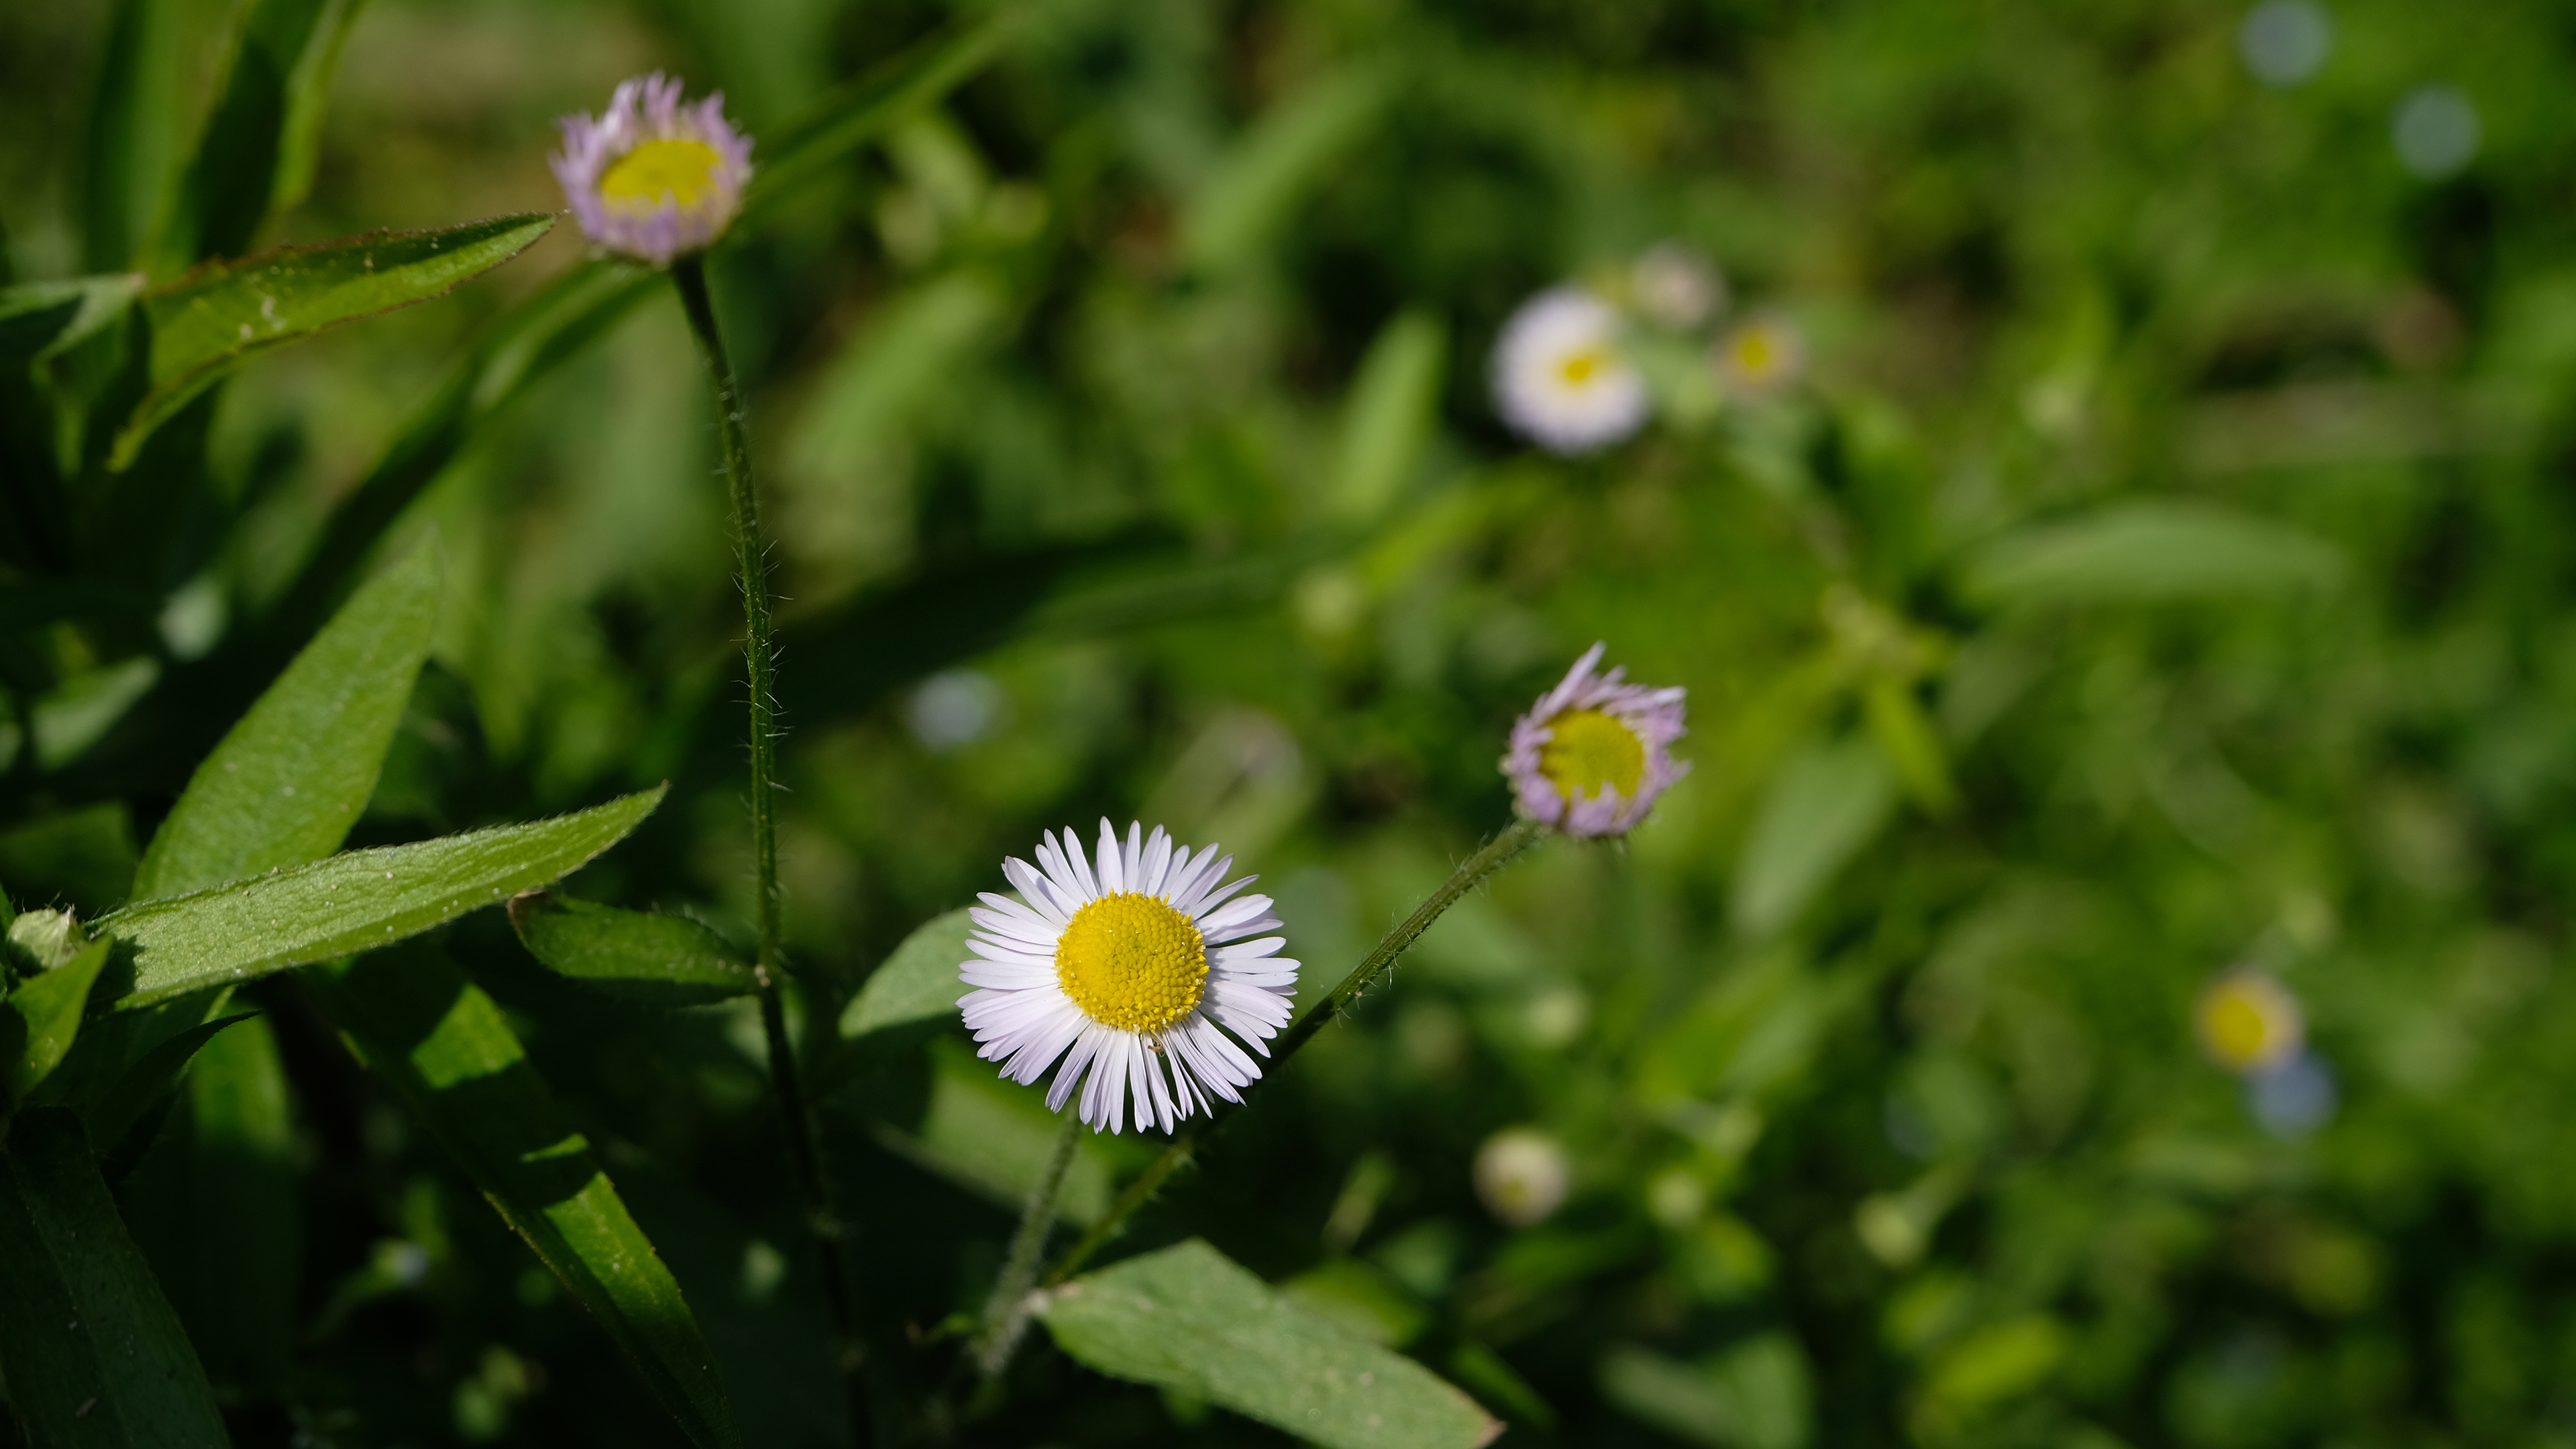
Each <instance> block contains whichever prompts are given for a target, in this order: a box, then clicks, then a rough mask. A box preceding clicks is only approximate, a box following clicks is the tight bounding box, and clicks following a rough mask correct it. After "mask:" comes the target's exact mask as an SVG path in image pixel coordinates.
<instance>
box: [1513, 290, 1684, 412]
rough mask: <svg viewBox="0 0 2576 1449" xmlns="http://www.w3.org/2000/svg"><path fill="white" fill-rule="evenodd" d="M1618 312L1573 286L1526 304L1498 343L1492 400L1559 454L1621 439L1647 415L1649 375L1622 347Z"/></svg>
mask: <svg viewBox="0 0 2576 1449" xmlns="http://www.w3.org/2000/svg"><path fill="white" fill-rule="evenodd" d="M1618 334H1619V314H1618V312H1617V311H1616V310H1614V309H1613V308H1612V307H1611V306H1610V305H1609V304H1608V303H1606V302H1604V301H1602V300H1601V299H1600V298H1598V297H1595V296H1593V295H1592V294H1590V293H1588V292H1585V291H1581V290H1579V289H1577V288H1573V287H1558V288H1554V289H1552V290H1550V291H1545V292H1541V293H1539V294H1538V295H1537V296H1535V297H1532V298H1531V299H1529V300H1528V301H1527V302H1524V303H1522V304H1521V309H1520V310H1519V311H1517V312H1515V313H1513V314H1512V320H1511V321H1510V322H1508V323H1506V324H1504V327H1503V335H1502V339H1501V340H1500V341H1498V342H1496V343H1495V344H1494V364H1493V367H1494V375H1493V382H1494V404H1495V407H1496V409H1497V410H1498V411H1500V412H1501V414H1502V417H1503V421H1504V422H1505V423H1506V424H1508V425H1509V426H1510V427H1511V429H1512V430H1513V431H1514V432H1517V433H1519V434H1521V435H1522V436H1523V437H1526V438H1529V439H1531V440H1533V441H1535V442H1537V443H1538V444H1539V445H1540V446H1542V447H1545V448H1548V449H1550V450H1552V451H1554V452H1558V453H1569V454H1570V453H1584V452H1589V451H1591V450H1592V449H1594V448H1598V447H1602V446H1604V445H1605V444H1609V443H1615V442H1617V441H1619V440H1620V439H1622V438H1624V437H1627V436H1628V435H1629V434H1631V433H1633V432H1635V431H1637V429H1638V428H1640V427H1642V426H1643V425H1644V424H1645V421H1646V406H1647V399H1646V380H1645V378H1644V377H1643V376H1641V375H1640V374H1639V373H1638V371H1637V369H1636V368H1635V367H1634V366H1632V365H1630V363H1629V361H1628V359H1627V358H1626V357H1624V356H1622V355H1621V354H1620V352H1619V336H1618Z"/></svg>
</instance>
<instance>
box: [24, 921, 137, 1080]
mask: <svg viewBox="0 0 2576 1449" xmlns="http://www.w3.org/2000/svg"><path fill="white" fill-rule="evenodd" d="M111 944H112V943H110V942H107V941H97V942H93V943H91V945H90V946H89V947H88V949H86V950H84V951H82V952H81V953H80V954H79V955H77V956H74V957H73V958H72V959H71V960H69V961H66V962H64V963H63V964H62V965H60V966H57V967H55V968H54V969H53V970H51V971H48V972H46V973H44V974H43V975H41V976H38V977H37V978H35V979H34V980H32V981H27V982H22V983H21V984H20V985H19V987H18V989H17V990H15V991H12V992H10V993H9V994H8V996H7V997H5V998H0V1072H5V1073H6V1074H7V1075H6V1084H7V1086H8V1089H9V1090H8V1098H7V1100H8V1102H9V1103H10V1104H13V1105H14V1104H16V1103H19V1102H23V1101H25V1100H27V1094H28V1093H30V1092H32V1091H34V1090H35V1089H36V1086H37V1084H38V1083H40V1082H42V1081H44V1080H45V1078H46V1077H47V1076H49V1075H51V1074H52V1072H53V1070H54V1068H56V1067H58V1066H61V1065H62V1062H63V1057H64V1056H65V1055H67V1054H68V1053H69V1052H70V1051H71V1049H72V1042H73V1040H74V1039H75V1038H77V1037H78V1036H79V1035H80V1024H81V1011H82V1008H84V1007H86V1006H87V1005H88V1004H89V989H90V986H91V985H92V984H93V983H95V982H96V981H97V980H98V973H99V970H100V968H101V967H104V966H105V965H107V958H108V952H109V949H110V947H111Z"/></svg>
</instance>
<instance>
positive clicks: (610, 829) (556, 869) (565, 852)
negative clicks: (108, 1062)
mask: <svg viewBox="0 0 2576 1449" xmlns="http://www.w3.org/2000/svg"><path fill="white" fill-rule="evenodd" d="M669 788H670V787H669V786H667V785H662V786H656V787H654V788H653V789H651V790H647V791H645V792H643V793H641V794H637V795H629V796H626V797H625V798H623V799H620V800H612V801H610V802H609V803H608V804H605V805H600V806H596V807H594V808H592V809H589V810H584V811H582V812H580V813H579V814H575V815H564V816H558V817H556V818H555V819H552V820H541V821H537V822H536V823H534V824H529V825H502V826H495V827H494V828H492V829H489V830H477V831H473V832H471V833H468V834H465V835H450V836H447V837H444V838H442V839H438V840H424V841H422V842H420V843H419V844H417V845H392V846H385V847H382V848H379V849H375V850H353V851H348V852H345V853H343V854H340V855H335V856H332V857H331V858H330V859H328V860H318V861H315V862H313V863H312V864H311V865H301V866H293V867H289V868H286V869H283V870H278V871H273V872H271V873H270V874H267V875H264V876H259V877H257V878H255V879H252V880H247V881H241V882H237V883H235V884H232V885H227V886H218V887H216V888H215V889H213V890H205V891H199V892H197V893H196V894H194V895H187V896H180V897H178V898H176V899H173V900H166V901H144V902H142V903H140V904H137V905H131V906H127V907H126V908H125V909H123V910H121V911H118V912H116V913H114V914H113V915H109V916H104V917H101V918H100V919H99V920H98V921H97V922H96V923H94V926H93V929H94V930H96V931H97V932H98V933H99V934H101V935H105V936H112V937H114V938H115V939H117V940H118V941H121V942H123V943H125V944H126V945H127V946H129V947H131V948H132V950H133V956H132V963H131V969H132V976H131V979H130V980H129V981H127V982H126V983H125V985H124V988H123V989H122V990H121V991H120V992H119V993H118V994H117V995H116V996H115V997H114V998H113V999H114V1002H115V1005H116V1007H117V1009H119V1010H124V1009H128V1008H132V1007H137V1006H147V1005H150V1004H151V1003H153V1002H156V1001H166V1000H168V999H170V998H171V997H174V996H182V995H185V994H187V993H188V992H191V991H198V990H202V989H204V988H206V987H209V986H222V985H229V984H232V983H235V982H240V981H246V980H249V979H250V978H252V977H254V976H264V975H266V974H268V973H269V972H272V971H281V970H284V969H285V968H287V967H289V966H301V965H305V964H307V963H308V962H313V961H323V960H328V959H330V958H331V957H333V956H346V955H349V954H350V953H352V952H356V951H367V950H373V949H374V948H376V947H378V946H390V945H392V944H393V943H394V942H396V941H399V940H401V939H403V938H404V937H406V936H411V935H416V934H418V933H419V932H422V931H426V930H428V929H429V928H430V927H432V926H435V925H438V924H439V923H440V922H442V921H448V920H453V919H454V918H456V917H458V916H461V915H463V914H465V913H466V912H467V911H471V910H475V909H477V908H479V907H482V906H488V905H496V904H498V903H500V902H502V901H504V900H507V899H509V898H510V897H511V896H514V895H516V894H518V893H519V892H521V891H524V890H534V889H535V888H537V887H538V886H541V885H546V884H548V883H550V882H552V881H554V880H556V879H558V878H559V877H562V876H564V875H568V874H570V873H571V872H573V871H576V870H579V869H580V868H581V867H582V866H583V865H585V864H587V863H588V862H589V861H590V859H591V858H592V857H593V856H596V855H598V854H599V853H600V852H601V851H603V850H606V849H607V848H608V847H610V846H612V845H614V844H616V843H617V842H618V841H619V840H622V839H624V838H625V836H626V833H627V832H628V831H630V830H633V829H634V828H635V827H636V826H637V825H639V824H641V823H642V822H643V820H644V817H645V816H647V815H650V814H652V813H653V807H654V806H656V805H659V804H660V803H661V802H662V796H663V794H664V793H665V792H666V791H668V790H669Z"/></svg>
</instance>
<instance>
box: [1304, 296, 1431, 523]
mask: <svg viewBox="0 0 2576 1449" xmlns="http://www.w3.org/2000/svg"><path fill="white" fill-rule="evenodd" d="M1448 350H1449V349H1448V339H1447V338H1446V337H1445V336H1443V335H1442V333H1441V330H1440V323H1439V321H1438V320H1437V319H1435V318H1433V317H1431V316H1429V315H1427V314H1424V313H1421V312H1407V313H1404V314H1403V315H1401V316H1399V317H1397V318H1396V319H1395V320H1394V321H1392V322H1389V323H1388V324H1386V327H1385V329H1384V330H1382V331H1380V332H1379V333H1378V335H1377V340H1376V341H1375V342H1372V343H1370V344H1369V350H1368V356H1366V357H1365V358H1362V359H1361V361H1360V370H1359V375H1358V376H1357V377H1355V378H1353V379H1352V380H1351V398H1350V402H1349V404H1348V409H1349V410H1348V412H1346V413H1345V414H1344V416H1343V418H1342V440H1341V453H1340V456H1339V457H1338V458H1337V459H1336V461H1335V465H1334V468H1333V483H1332V495H1331V502H1332V511H1333V515H1334V516H1335V517H1336V518H1338V519H1340V520H1341V521H1342V522H1344V523H1347V524H1353V525H1357V526H1362V527H1365V526H1366V525H1368V524H1371V523H1375V522H1376V521H1377V520H1378V519H1380V518H1383V517H1385V516H1386V513H1387V510H1388V509H1390V508H1392V507H1394V506H1395V504H1396V502H1397V500H1398V499H1400V498H1401V497H1402V496H1403V493H1404V485H1405V484H1407V483H1409V482H1411V481H1413V470H1414V468H1415V467H1416V466H1417V465H1419V464H1420V462H1421V461H1422V449H1423V445H1424V444H1426V443H1428V442H1429V441H1430V440H1431V431H1432V428H1433V426H1434V425H1435V424H1436V423H1437V422H1438V421H1439V410H1440V374H1441V368H1442V364H1443V363H1444V362H1445V361H1446V354H1447V352H1448Z"/></svg>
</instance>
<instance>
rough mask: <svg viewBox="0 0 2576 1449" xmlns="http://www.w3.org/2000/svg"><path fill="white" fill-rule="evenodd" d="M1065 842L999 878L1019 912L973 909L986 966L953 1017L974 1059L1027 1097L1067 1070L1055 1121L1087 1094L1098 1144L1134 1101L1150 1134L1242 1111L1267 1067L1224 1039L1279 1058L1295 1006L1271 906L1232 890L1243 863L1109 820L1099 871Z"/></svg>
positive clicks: (974, 963)
mask: <svg viewBox="0 0 2576 1449" xmlns="http://www.w3.org/2000/svg"><path fill="white" fill-rule="evenodd" d="M1063 836H1064V838H1063V839H1062V840H1061V841H1058V840H1056V839H1054V838H1052V837H1046V836H1041V837H1040V838H1039V840H1038V849H1037V857H1038V863H1037V864H1036V865H1035V866H1031V865H1030V864H1029V863H1028V862H1027V861H1024V860H1021V859H1019V858H1018V857H1017V856H1013V857H1011V858H1010V859H1007V860H1005V861H1003V862H1002V874H1003V875H1004V876H1005V877H1006V878H1008V879H1009V881H1010V883H1011V884H1012V885H1013V886H1014V887H1016V888H1018V890H1019V892H1020V896H1021V899H1020V900H1016V901H1015V900H1012V899H1011V898H1010V897H1009V896H1005V895H996V894H994V893H993V892H991V891H985V892H983V893H981V894H980V895H979V896H978V897H977V898H978V899H980V900H981V901H983V903H984V904H982V905H980V906H975V907H971V908H970V909H969V912H968V914H969V915H970V916H972V917H973V919H974V922H975V929H974V932H973V933H972V934H971V935H969V936H968V937H967V949H969V950H971V951H973V952H974V953H975V955H974V958H973V959H971V960H968V961H965V962H962V963H960V964H959V966H958V968H957V969H958V975H959V977H960V979H962V980H963V981H964V982H965V983H966V984H967V985H968V986H972V987H975V988H976V989H975V990H973V991H970V992H968V993H967V994H966V996H965V997H964V998H963V999H962V1000H960V1001H959V1002H958V1006H959V1007H960V1008H962V1009H963V1011H964V1013H965V1018H966V1028H967V1030H969V1031H971V1032H973V1033H974V1035H975V1041H976V1043H977V1047H978V1050H977V1053H976V1054H977V1055H978V1056H981V1057H982V1058H984V1060H986V1061H988V1062H1000V1063H1001V1064H1002V1075H1004V1076H1006V1077H1009V1078H1011V1079H1012V1080H1013V1081H1016V1082H1019V1083H1021V1084H1022V1085H1024V1086H1025V1085H1027V1084H1028V1083H1030V1082H1034V1081H1036V1080H1037V1079H1038V1078H1039V1077H1040V1076H1043V1075H1045V1073H1046V1070H1047V1068H1049V1067H1051V1066H1055V1064H1056V1062H1057V1061H1058V1059H1062V1061H1063V1063H1064V1065H1063V1066H1062V1067H1061V1068H1059V1069H1058V1070H1057V1072H1056V1074H1055V1082H1054V1084H1053V1085H1051V1086H1050V1087H1048V1088H1047V1110H1048V1111H1050V1112H1056V1111H1061V1110H1063V1108H1064V1104H1065V1102H1066V1101H1067V1100H1068V1099H1069V1098H1071V1097H1072V1096H1073V1095H1074V1089H1075V1088H1077V1087H1079V1088H1081V1089H1082V1104H1081V1111H1082V1120H1083V1121H1084V1122H1086V1123H1089V1124H1090V1125H1091V1127H1092V1128H1093V1129H1094V1130H1095V1131H1101V1130H1105V1131H1109V1132H1119V1131H1123V1130H1125V1127H1126V1122H1127V1109H1128V1105H1129V1102H1130V1100H1131V1099H1132V1100H1133V1103H1134V1106H1135V1113H1136V1129H1137V1130H1138V1131H1140V1132H1141V1131H1143V1130H1144V1129H1145V1127H1146V1125H1147V1124H1148V1123H1151V1124H1153V1125H1155V1126H1159V1127H1161V1128H1162V1129H1163V1130H1164V1131H1166V1132H1169V1131H1171V1130H1172V1127H1173V1124H1174V1123H1176V1122H1178V1121H1179V1120H1180V1119H1181V1118H1184V1117H1187V1116H1189V1115H1190V1114H1192V1113H1193V1112H1204V1111H1207V1110H1208V1109H1209V1107H1210V1103H1209V1101H1208V1099H1209V1098H1210V1097H1211V1096H1215V1097H1222V1098H1224V1099H1225V1100H1226V1101H1229V1102H1238V1101H1241V1100H1242V1099H1243V1097H1242V1090H1243V1088H1245V1087H1248V1086H1250V1085H1251V1084H1252V1083H1254V1082H1255V1081H1258V1080H1260V1077H1261V1067H1260V1065H1259V1064H1258V1063H1256V1062H1254V1061H1253V1059H1252V1058H1251V1057H1250V1056H1248V1055H1246V1054H1245V1052H1244V1050H1243V1048H1242V1047H1240V1046H1237V1045H1236V1044H1235V1042H1234V1041H1233V1039H1232V1038H1229V1037H1228V1036H1227V1035H1226V1034H1225V1033H1226V1032H1232V1033H1234V1035H1235V1036H1237V1037H1241V1038H1242V1039H1243V1041H1244V1042H1245V1043H1247V1044H1248V1045H1250V1046H1251V1048H1252V1049H1253V1050H1254V1051H1256V1052H1259V1053H1261V1054H1262V1055H1263V1056H1268V1055H1270V1048H1269V1047H1268V1046H1267V1045H1265V1043H1266V1042H1268V1041H1269V1039H1270V1038H1271V1037H1273V1036H1275V1035H1277V1034H1278V1032H1279V1028H1281V1027H1283V1026H1285V1025H1287V1024H1288V1016H1289V1011H1290V1003H1291V1002H1292V1001H1293V1000H1295V998H1296V994H1297V963H1296V962H1295V961H1292V960H1289V959H1288V958H1287V957H1284V956H1281V955H1279V954H1278V951H1279V948H1280V947H1282V946H1285V945H1286V944H1288V942H1287V940H1286V938H1284V937H1281V936H1262V935H1261V934H1260V933H1261V932H1264V931H1273V930H1277V929H1278V927H1279V918H1278V917H1277V916H1275V915H1272V914H1271V912H1270V897H1268V896H1258V895H1247V896H1236V894H1235V893H1236V892H1237V891H1240V890H1242V889H1243V888H1244V887H1245V886H1248V885H1250V884H1252V882H1253V880H1254V877H1252V876H1244V877H1242V878H1241V879H1239V880H1235V881H1232V882H1227V881H1226V879H1225V873H1226V872H1227V871H1228V870H1230V869H1232V868H1233V866H1234V857H1233V856H1230V855H1229V856H1226V857H1224V858H1223V859H1219V858H1218V856H1217V853H1216V852H1217V848H1216V847H1215V846H1213V845H1211V846H1209V847H1207V848H1206V849H1205V850H1202V851H1200V852H1198V853H1197V854H1195V855H1193V854H1192V853H1191V852H1190V851H1189V849H1188V848H1187V847H1181V846H1176V845H1175V843H1174V842H1173V840H1172V838H1171V837H1170V836H1168V835H1166V834H1164V833H1163V829H1162V827H1161V826H1159V825H1158V826H1156V827H1154V833H1153V834H1152V835H1150V836H1148V835H1146V834H1145V831H1144V827H1143V826H1142V825H1139V824H1131V825H1129V826H1128V827H1127V839H1126V840H1125V841H1124V842H1123V843H1122V842H1121V841H1120V840H1119V838H1118V834H1117V831H1116V830H1114V829H1113V828H1112V827H1111V826H1110V824H1109V822H1108V821H1106V820H1103V821H1101V822H1100V846H1099V849H1098V851H1097V852H1096V853H1095V854H1094V855H1093V856H1090V857H1086V856H1085V855H1084V854H1083V853H1082V842H1081V841H1079V840H1077V839H1075V838H1074V834H1073V832H1072V831H1070V830H1067V831H1065V832H1064V833H1063ZM1248 937H1258V939H1246V938H1248ZM1219 1027H1223V1028H1224V1031H1220V1030H1218V1028H1219Z"/></svg>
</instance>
